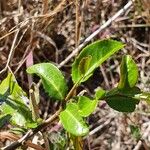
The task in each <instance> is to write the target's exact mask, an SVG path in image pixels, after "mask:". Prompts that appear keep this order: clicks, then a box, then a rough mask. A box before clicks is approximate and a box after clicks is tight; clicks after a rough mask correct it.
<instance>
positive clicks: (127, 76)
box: [118, 55, 138, 89]
mask: <svg viewBox="0 0 150 150" xmlns="http://www.w3.org/2000/svg"><path fill="white" fill-rule="evenodd" d="M120 76H121V77H120V82H119V84H118V88H119V89H126V88H132V87H134V86H135V85H136V83H137V80H138V68H137V66H136V63H135V62H134V60H133V59H132V57H131V56H130V55H127V56H124V57H123V59H122V62H121V66H120Z"/></svg>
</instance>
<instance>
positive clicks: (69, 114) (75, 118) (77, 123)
mask: <svg viewBox="0 0 150 150" xmlns="http://www.w3.org/2000/svg"><path fill="white" fill-rule="evenodd" d="M65 111H66V112H67V113H68V114H69V115H70V116H71V117H72V118H73V119H74V120H75V121H76V122H77V124H78V126H80V123H79V121H78V119H76V117H74V115H73V114H72V113H71V112H70V111H68V110H65Z"/></svg>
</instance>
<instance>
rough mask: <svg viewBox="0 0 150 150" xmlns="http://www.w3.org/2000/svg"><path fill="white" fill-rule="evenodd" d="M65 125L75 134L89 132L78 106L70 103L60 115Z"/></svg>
mask: <svg viewBox="0 0 150 150" xmlns="http://www.w3.org/2000/svg"><path fill="white" fill-rule="evenodd" d="M59 117H60V121H61V123H62V125H63V127H64V128H65V129H66V130H67V131H68V132H69V133H71V134H73V135H75V136H84V135H86V134H87V133H88V132H89V129H88V127H87V125H86V123H85V122H84V121H83V118H82V117H81V116H80V115H79V113H78V106H77V104H75V103H69V104H68V105H67V107H66V109H65V110H64V111H62V112H61V113H60V115H59Z"/></svg>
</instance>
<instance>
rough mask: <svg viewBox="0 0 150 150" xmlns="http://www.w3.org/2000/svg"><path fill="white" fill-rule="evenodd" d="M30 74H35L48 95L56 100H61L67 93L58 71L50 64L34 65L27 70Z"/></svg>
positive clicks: (62, 77)
mask: <svg viewBox="0 0 150 150" xmlns="http://www.w3.org/2000/svg"><path fill="white" fill-rule="evenodd" d="M27 72H28V73H30V74H33V73H35V74H37V75H38V76H39V77H40V78H41V79H42V83H43V86H44V88H45V90H46V92H48V94H49V95H50V96H51V97H52V98H54V99H57V100H63V99H64V98H65V96H66V93H67V84H66V81H65V79H64V76H63V75H62V73H61V72H60V70H59V69H58V68H57V67H56V66H55V65H53V64H51V63H40V64H35V65H33V66H31V67H29V68H28V69H27Z"/></svg>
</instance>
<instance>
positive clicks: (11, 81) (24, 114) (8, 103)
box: [0, 73, 32, 127]
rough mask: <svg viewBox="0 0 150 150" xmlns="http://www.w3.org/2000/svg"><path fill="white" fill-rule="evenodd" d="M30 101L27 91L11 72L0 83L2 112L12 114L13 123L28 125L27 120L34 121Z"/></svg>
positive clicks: (0, 106)
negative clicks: (28, 104)
mask: <svg viewBox="0 0 150 150" xmlns="http://www.w3.org/2000/svg"><path fill="white" fill-rule="evenodd" d="M28 102H29V100H28V98H27V95H26V93H25V92H24V91H23V90H22V89H21V87H20V86H19V85H18V83H17V81H16V79H15V77H14V76H13V75H12V74H10V73H9V74H8V76H7V77H6V79H4V80H3V81H2V83H1V84H0V112H1V114H2V115H3V114H5V115H10V116H11V118H10V121H11V123H12V124H14V125H19V126H24V127H26V123H27V122H32V115H31V112H30V109H29V108H28V107H27V103H28Z"/></svg>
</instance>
